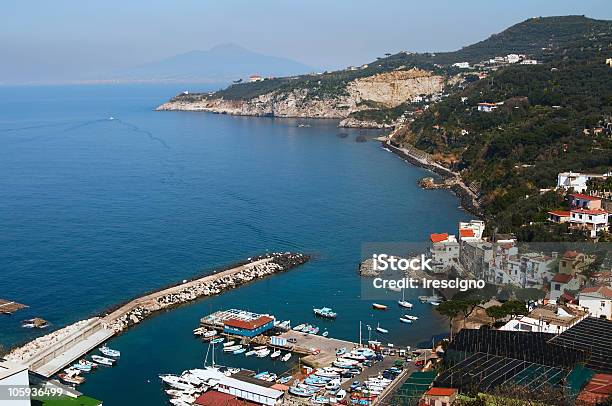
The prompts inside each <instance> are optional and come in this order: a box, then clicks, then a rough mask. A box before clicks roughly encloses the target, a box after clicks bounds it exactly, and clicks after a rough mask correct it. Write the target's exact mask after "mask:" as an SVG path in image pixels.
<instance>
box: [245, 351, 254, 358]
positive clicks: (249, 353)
mask: <svg viewBox="0 0 612 406" xmlns="http://www.w3.org/2000/svg"><path fill="white" fill-rule="evenodd" d="M255 354H257V351H255V350H251V351H247V352H246V354H244V356H245V357H250V356H251V355H255Z"/></svg>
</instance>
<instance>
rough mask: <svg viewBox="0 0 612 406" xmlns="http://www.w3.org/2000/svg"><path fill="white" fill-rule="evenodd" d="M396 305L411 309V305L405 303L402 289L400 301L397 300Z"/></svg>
mask: <svg viewBox="0 0 612 406" xmlns="http://www.w3.org/2000/svg"><path fill="white" fill-rule="evenodd" d="M397 304H398V305H400V306H401V307H405V308H407V309H412V303H410V302H407V301H406V298H405V297H404V289H402V300H398V301H397Z"/></svg>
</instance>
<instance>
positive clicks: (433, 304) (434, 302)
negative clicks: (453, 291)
mask: <svg viewBox="0 0 612 406" xmlns="http://www.w3.org/2000/svg"><path fill="white" fill-rule="evenodd" d="M429 304H430V305H432V306H440V302H437V301H435V300H434V301H431V302H429Z"/></svg>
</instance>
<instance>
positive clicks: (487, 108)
mask: <svg viewBox="0 0 612 406" xmlns="http://www.w3.org/2000/svg"><path fill="white" fill-rule="evenodd" d="M497 107H498V105H497V104H496V103H486V102H483V103H478V111H483V112H485V113H491V112H493V110H495V109H497Z"/></svg>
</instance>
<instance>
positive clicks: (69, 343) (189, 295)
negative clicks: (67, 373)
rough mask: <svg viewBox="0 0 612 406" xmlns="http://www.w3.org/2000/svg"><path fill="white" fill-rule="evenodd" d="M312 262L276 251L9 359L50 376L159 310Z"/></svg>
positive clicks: (48, 338) (135, 303)
mask: <svg viewBox="0 0 612 406" xmlns="http://www.w3.org/2000/svg"><path fill="white" fill-rule="evenodd" d="M308 259H309V257H308V256H307V255H303V254H298V253H273V254H266V255H264V256H260V257H256V258H253V259H251V258H249V260H248V262H246V263H244V264H242V265H239V266H235V267H233V268H230V269H227V270H223V271H220V272H215V273H212V274H210V275H206V276H203V277H200V278H196V279H192V280H188V281H184V282H182V283H179V284H177V285H174V286H171V287H168V288H165V289H162V290H159V291H156V292H153V293H150V294H147V295H145V296H142V297H139V298H136V299H134V300H132V301H130V302H128V303H126V304H124V305H123V306H121V307H119V308H118V309H116V310H114V311H112V312H111V313H109V314H106V315H103V316H100V317H94V318H91V319H88V320H81V321H79V322H76V323H74V324H71V325H69V326H67V327H64V328H62V329H60V330H56V331H54V332H52V333H49V334H47V335H45V336H42V337H39V338H37V339H35V340H33V341H30V342H29V343H27V344H25V345H23V346H22V347H18V348H15V349H13V350H12V351H11V352H10V353H9V354H8V355H7V356H6V358H7V359H9V360H12V361H15V362H19V363H21V364H23V365H26V366H28V368H29V369H30V371H31V372H34V373H36V374H38V375H40V376H43V377H46V378H48V377H50V376H52V375H54V374H55V373H57V372H58V371H60V370H61V369H62V368H64V367H66V366H67V365H69V364H70V363H72V362H73V361H75V360H77V359H79V358H81V357H82V356H84V355H85V354H87V353H88V352H89V351H91V350H92V349H94V348H96V347H97V346H99V345H101V344H102V343H104V342H105V341H107V340H108V339H109V338H111V337H112V336H114V335H115V334H118V333H120V332H122V331H124V330H125V329H127V328H129V327H131V326H133V325H136V324H137V323H139V322H140V321H142V320H143V319H145V318H146V317H148V316H150V315H152V314H153V313H155V312H157V311H159V310H162V309H168V308H172V307H174V306H177V305H180V304H183V303H188V302H190V301H193V300H196V299H199V298H201V297H206V296H212V295H217V294H219V293H221V292H223V291H225V290H229V289H233V288H235V287H238V286H241V285H243V284H245V283H248V282H250V281H253V280H256V279H260V278H264V277H266V276H269V275H272V274H275V273H278V272H282V271H286V270H289V269H291V268H293V267H296V266H298V265H301V264H303V263H305V262H306V261H308ZM5 302H6V301H5ZM7 303H8V302H7ZM10 303H14V302H10ZM0 304H1V302H0ZM21 306H23V305H21ZM7 308H9V307H8V305H7Z"/></svg>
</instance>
